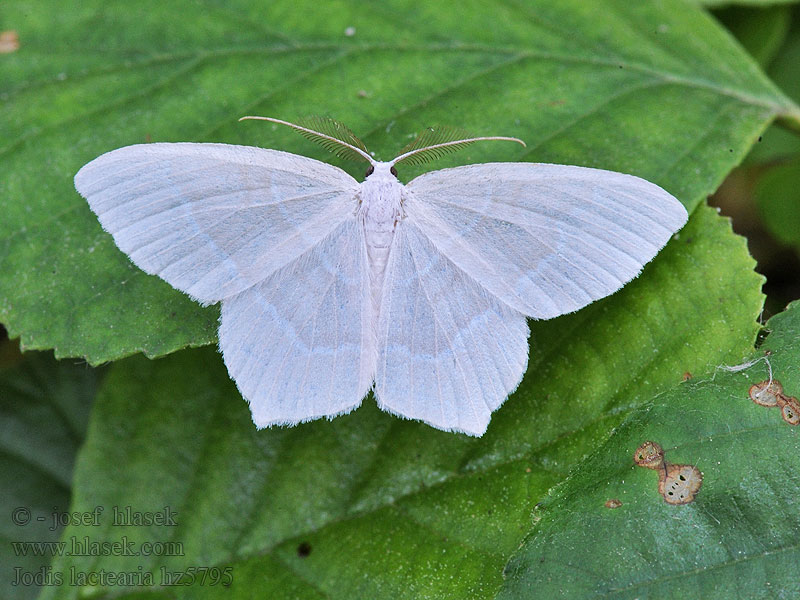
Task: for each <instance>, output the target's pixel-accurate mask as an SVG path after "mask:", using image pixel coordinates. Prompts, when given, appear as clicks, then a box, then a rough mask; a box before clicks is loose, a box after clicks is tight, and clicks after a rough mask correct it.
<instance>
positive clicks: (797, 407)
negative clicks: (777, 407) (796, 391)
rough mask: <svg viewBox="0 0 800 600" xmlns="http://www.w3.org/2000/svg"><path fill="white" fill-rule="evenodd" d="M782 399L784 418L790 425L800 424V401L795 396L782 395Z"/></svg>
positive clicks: (782, 414)
mask: <svg viewBox="0 0 800 600" xmlns="http://www.w3.org/2000/svg"><path fill="white" fill-rule="evenodd" d="M781 399H782V400H783V403H782V406H781V416H782V417H783V420H784V421H786V422H787V423H788V424H789V425H800V402H798V401H797V398H795V397H791V398H787V397H786V396H781Z"/></svg>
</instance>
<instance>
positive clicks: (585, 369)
mask: <svg viewBox="0 0 800 600" xmlns="http://www.w3.org/2000/svg"><path fill="white" fill-rule="evenodd" d="M721 257H724V260H721ZM752 267H753V261H752V259H751V258H750V257H749V255H748V254H747V251H746V248H745V244H744V240H743V239H742V238H739V237H737V236H734V235H733V234H732V233H731V230H730V224H729V222H728V221H727V220H725V219H722V218H720V217H718V216H717V214H716V212H715V211H714V210H713V209H710V208H708V207H706V206H701V207H699V208H698V210H696V211H695V213H694V214H693V215H692V218H691V220H690V223H689V224H688V225H687V226H686V228H685V229H684V230H683V231H681V232H680V234H679V235H678V236H677V238H676V239H674V240H673V241H672V242H671V243H670V244H669V245H668V246H667V248H666V249H665V250H664V251H663V254H662V256H661V260H658V261H655V262H654V263H652V264H650V265H648V266H647V267H646V268H645V270H644V272H643V274H642V275H641V276H640V277H639V278H638V279H636V280H635V281H633V282H632V283H631V284H629V285H628V286H626V287H625V288H624V289H623V290H621V291H620V292H619V293H617V294H616V295H615V296H614V297H612V298H608V299H606V300H603V301H600V302H597V303H594V304H592V305H590V306H589V307H588V308H587V309H585V310H582V311H580V312H578V313H574V314H571V315H566V316H564V317H560V318H558V319H554V320H551V321H543V322H534V323H532V354H531V359H530V365H529V368H528V371H527V374H526V376H525V379H524V380H523V382H522V384H521V386H520V388H519V390H518V391H517V392H516V393H515V394H514V395H512V397H511V398H509V399H508V400H507V402H506V404H505V405H504V406H503V408H502V409H500V410H499V411H498V412H497V413H495V415H494V417H493V420H492V423H491V424H490V426H489V430H488V432H487V433H486V434H485V435H484V437H483V438H480V439H475V438H469V437H467V436H463V435H456V434H448V433H444V432H441V431H437V430H434V429H432V428H430V427H428V426H425V425H423V424H420V423H416V422H410V421H404V420H401V419H398V418H396V417H392V416H390V415H388V414H385V413H382V412H380V411H379V410H378V409H377V408H376V407H375V405H374V402H373V401H372V400H371V399H368V400H367V401H366V402H365V405H364V406H362V407H361V408H360V409H358V410H357V411H355V412H354V413H351V414H350V415H347V416H344V417H339V418H336V419H334V420H333V421H330V422H328V421H318V422H313V423H308V424H305V425H301V426H298V427H294V428H273V429H268V430H262V431H256V430H255V428H254V427H253V425H252V422H251V420H250V413H249V410H248V408H247V406H246V403H245V402H244V401H243V400H242V399H241V398H240V396H239V395H238V393H237V392H236V389H235V386H234V385H233V383H232V382H231V381H230V380H229V378H228V376H227V373H226V371H225V368H224V366H223V364H222V362H221V360H220V358H219V356H218V355H217V353H216V352H214V351H213V350H211V349H204V350H193V351H187V352H180V353H177V354H174V355H172V356H170V357H167V358H164V359H161V360H157V361H151V360H147V359H144V358H142V357H133V358H130V359H126V360H125V361H120V362H118V363H116V364H115V365H114V366H113V367H112V371H111V373H110V374H109V377H108V379H107V380H106V382H105V385H104V387H103V389H102V391H101V393H100V395H99V398H98V401H97V404H96V408H95V411H94V413H93V415H92V421H91V424H90V433H89V437H88V440H87V443H86V446H85V447H84V450H83V452H82V453H81V455H80V459H79V464H78V472H77V474H76V484H75V493H74V500H73V507H72V510H74V511H85V510H91V509H92V508H94V506H96V505H102V506H105V507H109V508H108V509H107V510H108V511H110V510H111V509H110V507H112V506H114V505H118V506H128V505H129V506H131V507H132V509H134V510H139V511H161V510H163V509H164V507H165V506H169V507H170V510H172V511H175V512H177V517H176V520H177V523H178V525H177V526H176V527H127V528H119V527H113V526H112V525H111V522H110V520H109V521H107V522H104V523H103V524H102V525H101V526H100V527H77V526H76V527H71V528H70V529H69V530H68V531H66V532H65V534H64V538H63V539H64V540H65V541H67V540H71V539H73V538H76V539H79V540H82V539H84V536H89V537H90V539H91V540H93V541H96V542H113V541H117V540H119V539H120V537H121V536H123V535H125V536H127V537H128V538H129V539H130V540H131V541H133V542H135V544H136V545H137V548H138V545H139V544H140V543H143V542H180V543H181V544H182V545H183V546H182V551H183V554H182V555H181V556H168V557H166V556H127V557H126V556H101V557H74V556H73V557H64V558H61V559H59V560H58V561H57V563H56V565H55V568H56V570H57V572H63V573H65V574H69V573H70V572H78V573H97V572H99V571H100V570H101V569H105V570H111V571H114V572H134V573H137V572H140V571H139V569H140V568H141V570H142V572H145V573H152V577H153V584H154V585H153V586H152V587H151V586H145V588H144V589H147V590H150V592H151V594H150V595H148V596H147V597H148V598H172V597H175V596H177V597H179V598H193V599H194V598H222V597H224V598H251V597H264V598H270V599H271V600H273V599H281V598H342V599H348V600H349V599H351V598H374V599H376V600H379V599H388V598H392V599H393V600H401V599H404V598H409V599H410V598H414V599H420V598H436V599H437V600H439V599H445V598H454V599H455V598H458V599H462V598H492V597H493V596H494V594H495V593H496V592H497V591H498V590H499V589H500V587H501V585H502V582H503V580H502V569H503V567H504V565H505V564H506V561H507V560H508V559H509V557H510V556H511V554H512V553H513V552H514V550H516V549H517V548H518V546H519V544H520V542H521V541H522V539H523V538H524V536H525V534H526V532H527V531H528V530H529V528H530V526H531V511H532V509H533V507H534V505H535V504H536V503H537V502H538V501H539V500H540V499H542V498H543V497H544V496H545V495H546V492H547V490H548V489H549V488H550V487H551V486H553V485H555V484H557V483H559V482H560V481H563V480H564V478H565V477H567V476H568V474H569V472H570V469H571V468H572V467H573V466H574V465H575V464H576V463H577V462H579V461H580V460H581V459H582V458H583V457H584V456H585V455H587V454H589V453H590V452H592V451H594V450H595V449H596V448H597V447H599V446H600V445H601V444H602V443H603V441H604V440H605V439H606V438H607V437H608V435H609V432H610V430H611V429H612V428H613V427H614V426H615V425H617V424H618V423H620V422H621V421H622V420H623V419H624V418H625V416H626V415H627V414H629V413H630V411H631V410H632V409H633V408H634V407H636V406H638V405H640V404H641V403H642V402H645V401H647V400H649V399H650V398H652V397H653V396H654V395H655V394H657V393H659V392H662V391H664V390H666V389H669V388H671V387H673V386H675V385H678V384H679V382H680V381H681V380H682V379H683V377H684V373H686V372H687V371H689V372H692V373H701V372H703V371H704V370H707V369H708V368H713V366H714V365H717V364H720V363H722V362H738V361H739V360H740V359H741V357H742V356H744V355H745V354H747V353H748V352H750V350H751V349H752V344H753V341H754V339H755V334H756V332H757V330H758V325H757V323H756V322H755V319H756V316H757V315H758V314H759V312H760V310H761V304H762V297H761V294H760V293H759V292H758V286H759V284H760V282H761V278H760V277H759V276H758V275H756V274H755V273H753V271H752ZM204 566H216V567H219V568H223V569H224V568H225V567H228V566H230V567H231V569H232V578H233V582H232V584H231V586H230V589H221V588H220V586H216V587H215V586H211V585H206V586H201V585H193V586H189V587H185V588H179V587H173V588H168V589H165V588H162V587H159V583H163V579H162V578H163V571H162V569H164V570H166V571H169V572H174V571H180V570H182V569H185V568H187V567H204ZM71 569H72V571H71ZM142 590H143V588H142V587H128V588H125V587H122V588H120V587H115V588H114V589H113V590H106V589H92V590H87V589H84V588H81V587H77V588H76V587H72V588H67V587H66V586H64V587H63V588H53V589H47V590H45V591H44V594H43V596H42V597H43V598H59V599H62V598H74V597H77V596H78V595H79V594H81V593H89V592H90V591H91V592H92V593H93V594H96V597H105V596H104V593H105V592H106V591H109V592H111V593H113V594H115V597H120V596H121V597H125V598H128V597H130V598H134V597H139V596H137V594H139V593H142ZM92 597H95V596H92Z"/></svg>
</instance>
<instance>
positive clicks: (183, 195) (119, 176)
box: [75, 143, 358, 304]
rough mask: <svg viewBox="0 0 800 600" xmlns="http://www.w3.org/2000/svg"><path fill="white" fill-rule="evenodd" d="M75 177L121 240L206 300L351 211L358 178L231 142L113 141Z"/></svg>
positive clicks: (136, 258) (309, 241)
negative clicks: (111, 147)
mask: <svg viewBox="0 0 800 600" xmlns="http://www.w3.org/2000/svg"><path fill="white" fill-rule="evenodd" d="M75 187H76V188H77V190H78V191H79V192H80V193H81V195H83V196H84V197H85V198H86V199H87V201H88V202H89V206H90V207H91V208H92V210H93V211H94V212H95V213H96V214H97V217H98V219H99V220H100V223H101V225H102V226H103V228H104V229H105V230H106V231H108V232H109V233H111V235H112V236H113V237H114V241H115V242H116V244H117V246H119V248H120V249H121V250H122V251H123V252H125V253H126V254H128V256H129V257H130V258H131V260H132V261H133V262H134V263H135V264H136V265H137V266H138V267H140V268H141V269H143V270H144V271H146V272H147V273H150V274H153V275H158V276H159V277H161V278H162V279H164V280H165V281H166V282H167V283H169V284H170V285H172V286H173V287H175V288H177V289H179V290H181V291H183V292H186V293H187V294H189V295H190V296H191V297H193V298H195V299H197V300H199V301H200V302H202V303H203V304H211V303H214V302H218V301H219V300H222V299H223V298H228V297H231V296H233V295H236V294H238V293H240V292H242V291H243V290H245V289H247V288H249V287H251V286H253V285H255V284H256V283H258V282H261V281H263V280H264V278H265V277H267V276H269V275H270V274H271V273H273V272H275V271H276V270H278V269H280V268H281V267H283V266H284V265H286V264H288V263H289V262H291V261H292V260H294V259H296V258H297V257H298V256H301V255H302V254H304V253H305V252H307V251H308V250H310V249H311V248H313V247H314V246H315V245H317V244H319V243H320V242H321V241H322V240H323V239H324V238H325V237H326V236H328V235H329V234H330V233H331V232H332V231H333V230H334V229H336V228H337V227H338V226H339V225H340V224H341V223H342V222H343V221H344V220H345V219H347V218H348V217H352V215H353V213H354V211H355V209H356V204H355V196H356V193H357V190H358V183H357V182H356V180H355V179H353V178H352V177H350V176H349V175H348V174H347V173H345V172H344V171H342V170H341V169H338V168H336V167H334V166H332V165H329V164H326V163H323V162H320V161H317V160H313V159H311V158H306V157H303V156H297V155H295V154H290V153H288V152H280V151H277V150H265V149H262V148H254V147H249V146H232V145H227V144H192V143H177V144H168V143H163V144H162V143H158V144H140V145H135V146H127V147H125V148H119V149H118V150H114V151H112V152H108V153H106V154H103V155H102V156H100V157H98V158H96V159H95V160H93V161H92V162H90V163H88V164H87V165H85V166H84V167H83V168H82V169H81V170H80V171H79V172H78V174H77V175H75Z"/></svg>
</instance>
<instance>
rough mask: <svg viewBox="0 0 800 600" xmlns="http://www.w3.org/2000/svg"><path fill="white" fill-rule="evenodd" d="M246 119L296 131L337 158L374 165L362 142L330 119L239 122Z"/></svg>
mask: <svg viewBox="0 0 800 600" xmlns="http://www.w3.org/2000/svg"><path fill="white" fill-rule="evenodd" d="M248 119H252V120H257V121H270V122H271V123H277V124H278V125H286V126H287V127H291V128H292V129H294V130H295V131H297V132H298V133H299V134H300V135H302V136H303V137H305V138H307V139H309V140H311V141H313V142H316V143H318V144H320V145H321V146H322V147H323V148H325V149H326V150H328V151H329V152H332V153H333V154H335V155H336V156H338V157H339V158H344V159H347V160H366V161H367V162H369V163H370V164H373V165H374V164H375V159H373V158H372V157H371V156H370V155H369V152H367V147H366V146H365V145H364V142H362V141H361V140H360V139H358V137H356V135H355V134H354V133H353V132H352V131H350V129H348V128H347V126H346V125H344V124H343V123H340V122H339V121H337V120H335V119H331V118H330V117H308V118H306V119H302V120H301V121H300V123H299V124H296V123H289V122H288V121H281V120H280V119H274V118H272V117H256V116H246V117H242V118H241V119H239V120H240V121H245V120H248Z"/></svg>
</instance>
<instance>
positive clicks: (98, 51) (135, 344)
mask: <svg viewBox="0 0 800 600" xmlns="http://www.w3.org/2000/svg"><path fill="white" fill-rule="evenodd" d="M3 10H4V13H3V28H4V29H11V30H15V31H17V32H18V34H19V40H20V48H19V49H18V50H17V51H16V52H12V53H9V54H2V55H0V172H2V173H3V177H2V178H0V198H1V199H2V200H0V202H2V212H3V219H2V220H0V270H2V272H3V273H4V274H5V277H3V278H2V280H0V321H2V322H4V323H6V324H7V326H8V328H9V331H10V332H11V334H12V335H13V336H21V338H22V343H23V345H24V346H26V347H29V348H55V350H56V354H57V355H58V356H85V357H87V358H88V359H89V360H90V361H91V362H94V363H96V362H100V361H105V360H110V359H114V358H118V357H121V356H125V355H128V354H131V353H134V352H137V351H143V352H145V353H146V354H148V355H150V356H156V355H162V354H165V353H168V352H171V351H173V350H175V349H177V348H181V347H184V346H187V345H202V344H208V343H211V342H213V341H214V340H215V337H216V331H215V330H216V319H217V310H216V309H215V308H210V309H205V310H204V309H201V308H200V307H199V306H197V305H196V304H194V303H192V302H190V301H189V300H188V299H187V298H186V297H185V296H183V295H182V294H180V293H178V292H176V291H174V290H173V289H171V288H170V287H169V286H168V285H167V284H165V283H164V282H162V281H160V280H159V279H157V278H155V277H149V276H146V275H144V274H143V273H142V272H141V271H139V270H138V269H136V268H134V267H133V266H132V265H131V264H130V263H129V262H128V260H127V258H126V257H125V256H124V255H123V254H122V253H121V252H119V251H118V250H117V249H116V248H115V247H114V245H113V242H112V241H111V238H110V236H108V235H106V234H105V233H103V232H102V230H101V229H100V226H99V224H98V223H97V221H96V219H95V218H94V216H93V215H92V213H91V212H90V211H89V209H88V207H87V205H86V203H85V202H84V201H83V200H82V199H81V198H80V197H79V196H78V194H77V193H75V191H74V190H73V189H72V176H73V174H74V173H75V172H76V171H77V170H78V169H79V168H80V166H81V165H82V164H84V163H85V162H87V161H88V160H90V159H92V158H94V157H95V156H97V155H98V154H100V153H102V152H104V151H107V150H110V149H112V148H115V147H118V146H123V145H126V144H131V143H136V142H143V141H147V140H151V139H152V140H153V141H164V140H174V141H177V140H196V141H199V140H212V141H220V142H234V143H245V144H254V145H268V146H273V147H279V148H283V149H287V150H290V151H294V152H300V153H304V154H309V155H312V156H316V157H322V158H326V159H328V158H329V157H326V156H325V155H324V153H323V152H324V151H321V150H318V149H317V148H315V147H313V146H311V145H309V144H308V143H307V142H306V141H304V140H302V139H301V138H299V137H297V136H294V135H293V134H292V133H290V132H283V131H275V130H273V129H271V128H270V127H267V126H264V125H263V124H260V123H253V122H251V123H245V124H237V123H236V122H235V120H236V118H237V117H239V116H241V115H243V114H248V113H257V114H258V113H261V114H269V115H275V116H280V117H288V118H292V117H295V116H297V115H304V114H309V113H317V114H328V115H331V116H335V117H337V118H339V119H341V120H343V121H344V122H346V123H347V124H348V125H350V127H351V128H353V129H354V130H355V131H356V132H357V133H358V134H360V135H362V136H363V137H364V138H365V141H366V142H367V144H368V146H369V147H370V148H371V149H373V150H375V151H376V152H377V153H378V155H379V156H383V157H388V156H391V155H392V153H393V152H394V151H396V150H397V149H398V148H400V147H401V146H403V145H404V144H405V143H406V141H407V137H408V135H409V134H410V133H412V132H414V131H418V130H419V129H420V128H421V127H422V126H424V125H430V124H435V123H443V124H450V125H457V126H461V127H464V128H467V129H470V130H472V131H475V132H476V133H480V134H503V135H516V136H519V137H521V138H524V139H525V141H526V142H528V149H527V150H518V149H516V148H514V147H513V146H512V145H507V144H493V145H492V144H483V145H476V146H473V147H471V148H470V149H469V150H468V151H465V152H463V153H461V154H459V155H457V156H453V157H451V158H448V159H447V160H443V161H441V163H440V165H439V166H447V165H450V164H455V163H456V162H463V163H466V162H470V161H485V160H531V161H543V162H548V161H549V162H560V163H573V164H583V165H591V166H597V167H605V168H610V169H615V170H620V171H624V172H629V173H635V174H637V175H641V176H643V177H645V178H647V179H650V180H652V181H654V182H656V183H658V184H660V185H662V186H663V187H665V188H666V189H668V190H669V191H671V192H672V193H674V194H675V195H676V196H677V197H679V198H680V199H681V200H682V201H683V202H684V203H685V204H686V206H687V207H688V208H690V209H692V208H694V207H695V206H696V205H697V203H698V202H699V201H700V200H701V199H702V198H703V197H704V196H706V195H707V194H709V193H710V192H712V191H713V190H714V189H715V188H716V186H717V185H718V183H719V182H720V181H721V180H722V178H723V177H724V176H725V174H726V173H727V172H728V171H729V170H730V169H731V168H732V167H733V166H734V165H735V164H736V163H737V162H738V161H739V160H740V159H741V158H742V156H743V155H744V154H745V153H746V152H747V150H748V148H749V147H750V145H751V143H752V142H753V141H754V140H755V139H756V137H757V136H758V134H759V133H760V132H761V131H762V130H763V129H764V128H765V127H766V126H767V125H768V124H769V123H770V122H771V121H772V120H773V119H775V118H776V117H777V118H779V119H781V120H782V122H784V123H786V124H789V125H793V126H795V127H798V126H799V125H800V110H798V107H797V106H796V105H794V104H793V103H792V102H791V101H790V100H788V99H787V98H786V97H785V96H783V95H782V93H781V92H780V91H779V90H778V89H777V88H775V87H774V86H773V85H772V84H771V83H770V82H769V81H768V80H767V79H766V78H765V76H764V75H763V74H762V73H761V72H760V71H759V69H758V67H757V66H756V64H755V63H754V62H753V60H752V59H751V58H750V57H749V56H748V55H747V54H746V53H745V52H743V51H742V50H741V48H740V47H739V46H738V45H736V44H735V43H734V42H733V41H732V40H731V38H730V36H729V35H728V34H727V33H726V32H725V31H724V30H722V29H721V28H720V27H719V26H718V25H717V23H716V22H715V21H714V20H713V19H712V18H710V17H709V16H708V15H706V14H705V12H703V10H702V9H700V8H697V7H696V6H695V5H693V4H690V3H685V2H680V1H678V0H668V1H665V2H655V1H637V2H629V1H628V0H608V1H607V2H604V3H602V4H597V3H586V2H585V1H584V0H561V1H558V2H553V1H545V0H538V1H534V2H529V3H521V2H516V1H514V0H512V1H511V2H498V1H489V2H487V1H485V0H469V1H466V2H463V1H462V2H441V3H419V2H411V1H407V2H402V1H401V0H394V1H392V2H381V3H379V4H377V5H372V4H371V5H370V6H369V7H366V6H364V5H363V3H359V2H355V1H343V0H342V1H338V2H329V3H328V2H326V3H320V2H310V1H308V0H303V1H300V2H297V1H295V0H292V1H291V2H290V1H288V0H285V1H280V2H269V3H263V2H256V1H254V0H249V1H248V0H236V1H233V2H224V3H223V2H212V1H208V2H204V3H203V4H202V5H198V4H197V3H195V2H190V1H188V0H183V1H178V2H158V1H154V0H148V1H145V2H135V3H130V2H121V1H119V0H117V1H114V2H108V1H106V0H89V1H85V2H81V3H70V4H68V5H66V6H65V5H64V3H62V2H55V1H53V0H51V1H49V2H48V1H46V0H38V1H35V2H15V3H11V4H8V3H6V4H5V5H4V7H3ZM349 28H354V29H349ZM346 30H347V31H348V33H353V31H354V32H355V33H354V35H347V34H346V33H345V31H346ZM348 168H351V167H348ZM415 172H416V171H411V170H409V171H407V172H405V173H404V174H403V177H410V176H412V175H413V174H414V173H415ZM354 174H357V175H360V167H359V168H358V170H357V171H354ZM699 235H705V234H704V233H702V232H700V233H699Z"/></svg>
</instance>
